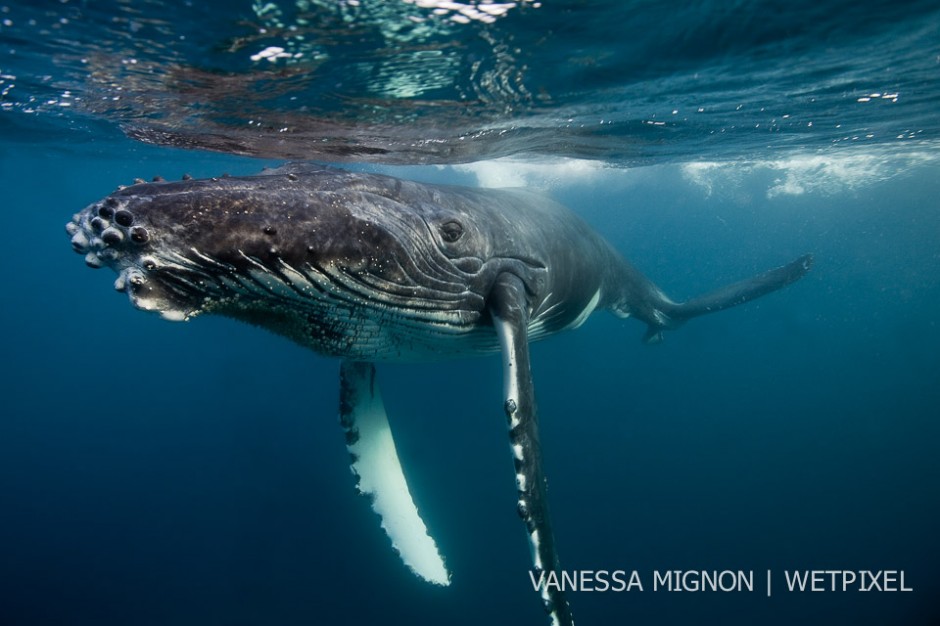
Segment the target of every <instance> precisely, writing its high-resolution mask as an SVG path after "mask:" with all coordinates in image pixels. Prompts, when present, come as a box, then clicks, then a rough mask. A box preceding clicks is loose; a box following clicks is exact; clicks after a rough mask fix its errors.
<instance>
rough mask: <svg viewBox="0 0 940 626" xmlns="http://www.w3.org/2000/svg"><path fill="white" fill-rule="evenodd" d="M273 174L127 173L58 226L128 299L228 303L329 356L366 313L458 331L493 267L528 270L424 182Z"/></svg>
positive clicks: (183, 310)
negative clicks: (132, 180) (143, 177)
mask: <svg viewBox="0 0 940 626" xmlns="http://www.w3.org/2000/svg"><path fill="white" fill-rule="evenodd" d="M273 172H274V173H269V174H262V175H257V176H248V177H220V178H211V179H203V180H193V179H187V180H182V181H174V182H167V181H163V180H157V181H154V182H149V183H148V182H142V181H140V182H138V183H136V184H134V185H131V186H128V187H123V188H119V189H118V190H117V191H115V192H114V193H112V194H111V195H109V196H107V197H105V198H103V199H102V200H100V201H98V202H95V203H92V204H91V205H89V206H87V207H86V208H85V209H84V210H82V211H81V212H79V213H77V214H76V215H75V216H74V217H73V218H72V220H71V222H69V223H68V224H67V225H66V230H67V232H68V234H69V235H70V236H71V242H72V247H73V249H74V250H75V251H76V252H78V253H79V254H82V255H84V257H85V262H86V264H87V265H89V266H90V267H93V268H100V267H110V268H111V269H113V270H114V271H115V272H116V273H117V274H118V277H117V279H116V280H115V283H114V286H115V289H117V290H118V291H121V292H124V293H126V294H127V295H128V297H129V298H130V301H131V302H132V303H133V305H134V306H136V307H137V308H139V309H143V310H146V311H153V312H157V313H159V314H160V315H161V316H162V317H164V318H165V319H169V320H174V321H179V320H186V319H189V318H192V317H194V316H196V315H199V314H201V313H205V312H215V313H220V314H223V315H229V316H232V317H236V318H239V319H243V320H245V321H249V322H252V323H255V324H259V325H262V326H267V327H269V328H271V329H272V330H275V331H276V332H280V333H282V334H286V335H288V336H290V337H291V338H293V339H295V340H297V341H299V342H300V343H303V344H305V345H308V346H310V347H313V348H314V349H318V350H319V351H321V352H325V353H330V354H334V355H341V356H350V353H349V352H348V351H344V349H343V348H342V347H341V345H342V344H343V342H345V343H347V344H348V343H350V341H351V340H352V339H357V335H358V336H361V335H362V334H363V332H373V331H374V329H365V330H364V325H366V324H371V325H372V326H379V325H381V326H383V327H387V328H390V329H392V330H387V329H386V328H383V329H382V330H381V332H382V333H385V334H388V333H390V332H394V329H395V328H396V327H395V322H396V320H398V321H400V320H402V319H405V318H407V319H408V320H410V321H409V322H408V324H410V327H409V328H410V330H409V328H406V326H408V324H404V322H403V323H402V324H404V325H403V326H401V328H400V330H402V332H406V331H407V332H412V333H414V331H415V329H416V327H417V326H418V325H420V324H421V323H427V324H433V325H437V326H438V327H442V326H448V327H449V328H452V329H467V328H469V327H470V326H472V325H474V324H476V323H477V322H479V320H480V319H481V316H484V315H485V314H486V299H487V296H488V294H489V291H490V289H491V288H492V285H493V282H494V281H495V278H496V276H497V275H498V274H499V273H500V272H503V271H513V272H514V273H518V274H520V275H524V276H525V277H526V278H527V280H529V279H532V278H533V277H534V276H536V275H537V274H538V273H539V272H540V271H541V269H542V268H540V267H539V265H538V263H537V262H533V261H531V260H528V259H519V258H513V257H510V256H506V255H504V254H502V253H501V252H502V250H501V249H502V248H503V247H504V246H503V245H502V244H501V243H500V241H501V239H500V238H506V237H508V235H507V234H506V233H504V232H499V231H494V230H493V229H491V228H487V226H486V222H485V220H484V219H482V218H481V217H480V216H478V215H475V214H474V212H473V211H472V210H468V205H467V204H465V203H462V202H463V201H461V200H459V198H458V201H456V204H455V203H454V201H453V198H452V197H451V196H448V195H447V194H442V195H441V196H437V195H436V192H435V191H434V188H433V187H432V186H419V185H414V184H413V183H408V182H407V181H399V180H397V179H393V178H388V177H383V176H373V175H363V174H352V173H348V172H341V171H338V170H332V169H328V168H314V169H312V170H311V169H303V170H299V171H295V170H287V171H284V170H283V169H282V170H274V171H273ZM455 197H456V196H455ZM442 198H445V199H446V198H451V201H450V202H449V203H448V202H447V201H442ZM471 201H472V199H471V200H468V201H467V202H471ZM494 232H495V236H494ZM380 322H381V324H380ZM341 327H342V328H341ZM337 333H338V334H339V335H341V336H338V335H337ZM327 335H329V341H327V340H326V339H324V337H326V336H327ZM357 340H358V339H357ZM327 344H329V345H327ZM373 349H377V348H376V346H371V347H369V346H366V347H364V348H363V350H364V351H365V352H366V353H368V351H369V350H373ZM353 356H355V355H354V354H353Z"/></svg>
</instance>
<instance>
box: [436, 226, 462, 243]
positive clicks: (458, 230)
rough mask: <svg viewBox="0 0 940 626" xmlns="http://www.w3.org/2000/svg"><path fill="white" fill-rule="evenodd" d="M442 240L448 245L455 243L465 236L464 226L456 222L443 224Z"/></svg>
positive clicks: (441, 229)
mask: <svg viewBox="0 0 940 626" xmlns="http://www.w3.org/2000/svg"><path fill="white" fill-rule="evenodd" d="M440 231H441V239H443V240H444V241H446V242H447V243H454V242H455V241H457V240H458V239H460V238H461V237H462V236H463V226H461V225H460V222H458V221H456V220H451V221H449V222H444V223H443V224H441V228H440Z"/></svg>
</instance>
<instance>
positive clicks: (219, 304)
mask: <svg viewBox="0 0 940 626" xmlns="http://www.w3.org/2000/svg"><path fill="white" fill-rule="evenodd" d="M66 229H67V231H68V233H69V235H70V237H71V242H72V247H73V249H74V250H75V251H76V252H78V253H80V254H82V255H84V256H85V261H86V263H87V264H88V265H89V266H90V267H93V268H100V267H105V266H107V267H110V268H112V269H113V270H115V271H116V272H117V274H118V277H117V279H116V281H115V288H116V289H117V290H118V291H121V292H124V293H126V294H127V295H128V297H129V298H130V301H131V302H132V303H133V304H134V306H136V307H138V308H140V309H143V310H146V311H153V312H156V313H159V314H160V315H162V316H163V317H164V318H166V319H169V320H175V321H181V320H188V319H191V318H193V317H195V316H198V315H201V314H210V313H211V314H218V315H225V316H229V317H232V318H236V319H240V320H243V321H246V322H249V323H252V324H255V325H258V326H262V327H264V328H267V329H269V330H271V331H274V332H276V333H279V334H281V335H284V336H286V337H288V338H290V339H291V340H293V341H295V342H297V343H298V344H301V345H303V346H306V347H308V348H310V349H312V350H314V351H316V352H318V353H320V354H323V355H326V356H331V357H337V358H339V359H341V371H340V421H341V424H342V426H343V429H344V431H345V434H346V443H347V447H348V449H349V452H350V455H351V458H352V469H353V472H354V474H355V475H356V477H357V486H358V488H359V490H360V491H361V492H362V493H365V494H369V495H370V496H371V497H372V504H373V508H374V509H375V510H376V511H377V512H378V514H379V515H380V517H381V519H382V525H383V528H385V530H386V532H387V533H388V535H389V537H390V538H391V540H392V544H393V546H394V547H395V549H396V550H398V552H399V554H400V555H401V557H402V559H403V561H404V562H405V563H406V564H407V565H408V566H409V567H410V568H411V569H412V570H413V571H414V572H415V573H416V574H418V575H419V576H421V577H423V578H425V579H426V580H428V581H430V582H432V583H436V584H441V585H446V584H449V582H450V574H449V572H448V571H447V568H446V566H445V564H444V560H443V558H442V557H441V555H440V553H439V551H438V549H437V546H436V544H435V542H434V540H433V538H431V536H430V534H429V533H428V531H427V528H426V526H425V524H424V522H423V520H422V519H421V517H420V515H419V513H418V511H417V508H416V507H415V505H414V502H413V500H412V498H411V495H410V492H409V490H408V485H407V482H406V481H405V478H404V474H403V472H402V469H401V463H400V460H399V458H398V455H397V451H396V449H395V445H394V440H393V438H392V434H391V429H390V426H389V423H388V419H387V416H386V414H385V409H384V405H383V403H382V398H381V393H380V390H379V387H378V381H377V374H376V370H375V367H374V363H376V362H383V361H428V360H440V359H449V358H455V357H463V356H472V355H481V354H489V353H494V352H499V353H501V355H502V365H503V397H502V406H503V412H504V414H505V417H506V420H507V426H508V431H509V439H510V446H511V451H512V458H513V462H514V467H515V474H516V476H515V478H516V487H517V491H518V503H517V510H518V514H519V515H520V517H521V518H522V520H523V521H524V523H525V526H526V531H527V533H528V538H529V544H530V548H531V553H532V560H533V569H534V570H535V572H534V573H535V576H536V578H538V577H539V576H540V575H541V574H542V573H543V572H547V571H551V570H554V571H557V572H560V571H561V569H560V565H559V561H558V555H557V551H556V549H555V539H554V536H553V533H552V528H551V521H550V516H549V510H548V502H547V497H546V479H545V474H544V471H543V463H542V456H541V447H540V445H539V441H538V419H537V410H536V403H535V391H534V386H533V381H532V375H531V369H530V363H529V349H528V345H529V342H530V341H534V340H537V339H540V338H542V337H545V336H548V335H551V334H553V333H557V332H560V331H563V330H567V329H573V328H577V327H578V326H580V325H581V324H582V323H583V322H584V321H585V320H586V319H587V318H588V317H589V316H590V315H591V313H593V312H594V311H597V310H608V311H610V312H612V313H613V314H615V315H618V316H620V317H634V318H636V319H638V320H640V321H641V322H643V323H644V324H646V333H645V336H644V338H645V340H646V341H647V342H657V341H659V340H661V339H662V334H663V331H666V330H672V329H675V328H678V327H679V326H681V325H682V324H683V323H685V322H686V321H688V320H689V319H691V318H693V317H696V316H699V315H702V314H705V313H710V312H714V311H719V310H722V309H725V308H728V307H731V306H735V305H738V304H742V303H744V302H747V301H749V300H753V299H754V298H757V297H759V296H762V295H764V294H767V293H770V292H772V291H775V290H777V289H780V288H781V287H784V286H786V285H788V284H790V283H792V282H794V281H796V280H798V279H799V278H801V277H802V276H803V275H805V274H806V272H807V271H808V270H809V269H810V267H811V265H812V257H811V256H810V255H804V256H802V257H800V258H798V259H796V260H794V261H792V262H790V263H788V264H786V265H783V266H781V267H778V268H776V269H772V270H769V271H767V272H764V273H762V274H759V275H757V276H754V277H751V278H748V279H745V280H742V281H740V282H737V283H734V284H732V285H729V286H726V287H723V288H720V289H718V290H716V291H713V292H711V293H708V294H706V295H704V296H700V297H697V298H693V299H691V300H688V301H685V302H675V301H673V300H671V299H670V298H668V297H667V296H666V295H665V294H664V293H663V292H662V291H661V290H660V289H659V288H658V287H656V286H655V285H654V284H653V283H652V282H651V281H650V280H649V279H647V278H646V277H645V276H644V275H643V274H641V273H640V272H639V271H638V270H637V269H636V268H634V267H633V266H632V265H631V264H630V263H629V262H628V261H626V260H625V259H624V258H623V257H622V256H621V255H620V254H619V253H618V252H617V251H616V250H615V249H614V248H613V247H612V246H610V245H609V244H608V243H607V242H606V241H605V240H604V239H603V238H602V237H601V236H600V235H599V234H597V233H596V232H595V231H594V230H592V229H591V228H590V227H589V226H588V225H587V224H586V223H585V222H584V221H583V220H582V219H580V218H579V217H578V216H577V215H575V214H574V213H572V212H571V211H570V210H568V209H567V208H565V207H563V206H562V205H560V204H558V203H556V202H553V201H552V200H550V199H548V198H545V197H544V196H540V195H537V194H534V193H529V192H526V191H521V190H512V191H507V190H484V189H473V188H466V187H455V186H444V185H431V184H422V183H416V182H411V181H406V180H400V179H397V178H392V177H388V176H380V175H374V174H363V173H353V172H347V171H343V170H337V169H333V168H327V167H320V166H315V165H305V164H291V165H287V166H285V167H283V168H278V169H276V170H270V171H266V172H264V173H262V174H259V175H256V176H246V177H221V178H212V179H205V180H192V179H187V180H182V181H175V182H167V181H162V180H159V181H155V182H150V183H145V182H142V181H141V182H138V183H137V184H134V185H132V186H128V187H124V188H120V189H118V190H117V191H115V192H114V193H112V194H111V195H109V196H107V197H106V198H104V199H102V200H101V201H99V202H95V203H93V204H91V205H90V206H88V207H86V208H85V209H84V210H83V211H81V212H79V213H77V214H76V215H75V216H74V217H73V219H72V221H71V222H69V223H68V224H67V226H66ZM540 594H541V596H542V602H543V606H544V608H545V610H546V611H547V612H548V614H549V616H550V618H551V620H552V622H553V623H556V624H572V623H573V620H572V617H571V611H570V608H569V606H568V602H567V600H566V598H565V597H564V594H563V592H562V590H561V589H558V588H553V587H551V586H545V587H543V588H542V589H541V590H540Z"/></svg>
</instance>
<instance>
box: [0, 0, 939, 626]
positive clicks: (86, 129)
mask: <svg viewBox="0 0 940 626" xmlns="http://www.w3.org/2000/svg"><path fill="white" fill-rule="evenodd" d="M485 6H488V7H490V8H489V9H485V8H480V7H485ZM448 7H449V8H448ZM460 7H464V9H460ZM467 7H470V8H472V9H473V11H476V13H474V12H473V11H471V10H469V9H467ZM494 7H503V8H494ZM478 14H479V15H478ZM480 15H485V16H490V17H492V18H493V19H492V20H489V19H484V18H482V17H480ZM455 16H462V18H458V19H455ZM272 48H280V50H281V51H280V52H277V51H274V52H271V49H272ZM265 51H267V52H265ZM262 53H264V54H262ZM298 54H299V55H300V56H296V55H298ZM265 55H266V56H265ZM254 57H257V58H254ZM938 98H940V10H938V9H936V8H934V7H933V6H932V5H931V3H920V2H909V3H897V2H895V3H887V2H886V3H879V2H871V3H849V2H800V1H798V2H787V3H779V2H769V1H766V2H751V3H723V2H722V3H718V2H716V3H710V2H704V3H678V4H675V3H663V2H652V1H648V2H638V1H632V2H616V3H614V2H596V3H593V2H558V3H556V2H549V1H548V0H545V1H544V2H541V3H539V2H519V3H506V4H494V3H489V4H487V3H477V2H467V3H462V4H459V3H443V2H437V3H435V2H423V3H422V2H420V1H416V2H368V1H367V0H361V2H353V1H350V0H347V2H335V3H334V2H329V3H328V2H291V3H287V2H285V3H281V4H277V3H260V2H256V3H250V2H244V3H219V2H216V3H212V2H206V3H198V2H179V3H168V2H157V1H151V2H140V3H138V2H134V3H131V2H120V1H114V2H95V3H92V2H87V3H85V2H61V1H56V2H30V3H16V2H6V3H4V2H0V189H2V193H3V209H4V215H5V216H6V227H5V229H4V234H5V237H4V247H3V263H0V285H2V294H3V296H2V297H3V304H4V306H3V307H2V310H0V315H2V319H0V341H2V348H3V355H4V363H5V367H4V373H3V376H0V398H2V404H0V407H2V409H0V624H3V625H7V624H9V625H17V626H18V625H24V626H26V625H46V624H50V625H51V624H79V625H83V624H96V625H97V624H101V625H112V624H113V625H132V626H137V625H163V624H174V625H176V624H179V625H189V624H193V625H195V624H200V625H204V624H225V625H246V626H247V625H269V624H271V625H274V624H277V625H295V624H296V625H300V624H350V625H354V624H372V623H376V622H378V621H380V620H381V621H388V620H391V621H392V622H395V623H409V624H415V625H424V624H443V623H447V624H470V623H474V624H478V623H487V624H510V623H512V624H542V623H545V621H546V620H545V617H544V616H543V615H542V612H541V610H540V607H539V602H538V598H537V595H536V594H535V592H533V590H532V585H531V582H530V580H529V576H528V571H529V567H530V561H529V554H528V549H527V545H526V538H525V536H524V534H523V527H522V524H521V523H520V522H519V520H518V517H517V516H516V513H515V489H514V485H513V481H512V476H511V471H512V465H511V459H510V456H509V451H508V449H507V437H506V432H505V425H504V418H503V415H502V408H501V406H500V393H501V391H500V389H501V381H502V374H501V372H500V363H499V358H498V357H496V356H493V357H488V358H479V359H470V360H454V361H447V362H443V363H434V364H409V365H396V364H388V365H382V366H381V376H382V379H383V383H382V384H383V387H384V390H385V391H384V396H385V401H386V406H387V408H388V410H389V417H390V419H391V421H392V426H393V428H395V432H396V440H397V445H398V448H399V453H400V456H401V458H402V462H403V464H404V467H405V471H406V473H407V475H408V477H409V480H410V482H411V483H412V488H413V491H414V495H415V498H416V500H417V504H418V506H419V508H420V510H421V512H422V515H423V517H424V519H425V521H426V522H427V524H428V526H429V529H430V531H431V533H432V535H434V537H435V538H436V540H437V542H438V545H439V547H440V549H441V551H442V553H443V554H444V556H445V559H446V562H447V564H448V567H449V568H450V570H451V571H452V574H453V580H452V584H451V586H450V587H448V588H437V587H433V586H431V585H428V584H427V583H424V582H422V581H421V580H419V579H418V578H416V577H415V576H413V575H412V574H411V573H410V572H408V571H407V568H406V567H405V566H403V565H402V563H401V562H400V560H399V558H398V556H397V554H395V552H394V551H393V550H391V549H390V546H389V542H388V539H387V538H386V537H385V535H384V533H383V532H382V530H381V529H380V527H379V523H378V518H377V517H376V516H375V514H374V513H373V512H372V511H371V508H370V506H369V502H368V500H367V499H366V498H363V497H361V496H358V495H356V493H355V490H354V487H353V485H354V479H353V476H352V475H351V474H350V472H349V469H348V455H347V452H346V450H345V447H344V445H343V437H342V432H341V430H340V428H339V426H338V423H337V406H338V405H337V403H338V369H339V367H338V362H336V361H334V360H331V359H327V358H323V357H320V356H318V355H316V354H314V353H312V352H309V351H306V350H304V349H301V348H299V347H297V346H295V345H293V344H291V343H290V342H288V341H287V340H285V339H283V338H280V337H276V336H274V335H271V334H268V333H266V332H264V331H261V330H258V329H255V328H251V327H248V326H245V325H241V324H238V323H236V322H234V321H231V320H226V319H221V318H214V317H205V318H198V319H195V320H193V321H191V322H187V323H169V322H165V321H162V320H161V319H159V317H158V316H154V315H148V314H145V313H143V312H141V311H137V310H134V309H133V307H132V306H130V304H129V302H128V301H127V300H126V296H124V295H123V294H117V293H115V292H114V291H113V288H112V283H113V279H114V275H113V274H112V273H111V272H109V271H107V270H105V271H101V272H92V271H90V270H89V269H88V268H87V267H85V265H84V263H83V261H82V259H81V258H80V257H79V256H77V255H76V254H75V253H74V252H72V250H71V246H70V245H69V242H68V237H67V235H66V234H65V230H64V225H65V223H66V222H67V221H68V220H69V218H70V217H71V215H72V214H73V213H75V212H76V211H78V210H80V209H82V208H83V207H85V206H86V205H88V204H89V203H91V202H94V201H96V200H98V199H100V198H101V197H103V196H105V195H107V194H108V193H110V192H111V191H112V190H114V189H115V188H116V187H117V186H118V185H121V184H130V183H131V182H132V181H133V180H134V179H135V178H137V177H141V178H145V179H149V178H150V177H152V176H154V175H162V176H165V177H166V178H167V179H176V178H179V177H181V176H182V175H183V174H191V175H193V176H194V177H210V176H218V175H221V174H222V173H223V172H225V173H230V174H232V175H238V174H251V173H255V172H257V171H259V170H260V169H261V168H262V167H264V166H273V165H276V164H278V163H281V162H283V161H284V160H287V159H297V158H310V159H315V160H318V161H322V162H331V163H341V164H343V165H344V166H347V167H354V168H358V169H364V170H368V171H379V172H383V173H390V174H393V175H398V176H402V177H405V178H414V179H418V180H424V181H431V182H447V183H456V184H468V185H487V186H527V187H530V188H533V189H536V190H539V191H542V192H544V193H546V194H549V195H551V196H552V197H554V198H555V199H557V200H559V201H561V202H562V203H564V204H566V205H567V206H569V207H570V208H572V209H573V210H575V211H576V212H577V213H579V214H580V215H582V216H583V217H584V218H585V219H586V220H587V221H588V222H589V223H591V224H592V225H593V226H594V227H595V228H596V229H597V230H599V231H600V232H601V233H603V234H604V235H605V237H607V238H608V239H609V240H610V241H611V243H612V244H613V245H614V246H615V247H616V248H617V249H618V250H620V251H621V252H622V253H623V254H624V256H626V257H627V258H628V259H630V260H631V261H632V262H633V263H634V264H635V265H636V266H637V267H638V268H639V269H641V270H642V271H643V272H644V273H645V274H646V275H647V276H649V277H650V278H651V279H652V280H653V281H655V282H656V283H657V284H658V285H659V286H660V287H661V288H662V289H663V290H664V291H665V292H666V293H667V294H669V295H670V296H672V297H673V298H676V299H682V298H686V297H690V296H693V295H696V294H699V293H702V292H705V291H708V290H709V289H711V288H713V287H716V286H719V285H722V284H726V283H728V282H731V281H733V280H736V279H739V278H744V277H747V276H750V275H752V274H754V273H757V272H759V271H762V270H764V269H767V268H770V267H775V266H777V265H780V264H782V263H784V262H787V261H789V260H791V259H792V258H795V257H796V256H798V255H800V254H802V253H805V252H812V253H813V254H814V255H815V259H816V261H815V265H814V268H813V270H812V271H811V272H810V273H809V274H808V275H807V276H806V277H805V278H804V279H803V280H801V281H800V282H798V283H796V284H794V285H791V286H790V287H788V288H787V289H785V290H782V291H780V292H778V293H775V294H772V295H769V296H767V297H766V298H762V299H761V300H759V301H756V302H753V303H750V304H748V305H745V306H743V307H739V308H736V309H733V310H729V311H725V312H722V313H720V314H717V315H714V316H708V317H706V318H702V319H697V320H694V321H692V322H690V323H689V324H688V325H687V326H685V327H683V328H682V329H680V330H679V331H677V332H674V333H668V334H667V336H666V337H665V340H664V342H663V343H662V344H661V345H656V346H645V345H642V344H641V341H640V339H641V337H642V334H643V330H644V328H643V326H642V325H641V324H638V323H636V322H634V321H632V320H629V319H628V320H619V319H616V318H614V317H613V316H610V315H607V314H604V313H599V314H596V315H594V316H592V318H591V319H590V320H588V322H587V323H586V324H585V325H584V326H583V327H581V328H580V329H578V330H576V331H573V332H568V333H565V334H562V335H559V336H556V337H552V338H549V339H547V340H545V341H542V342H539V343H536V344H534V345H533V347H532V359H533V368H534V375H535V377H536V380H535V384H536V392H537V396H538V401H539V407H540V420H541V437H542V446H543V453H544V457H545V464H546V471H547V474H548V477H549V484H550V490H551V504H552V511H553V516H554V526H555V534H556V539H557V541H558V546H559V551H560V555H561V559H562V564H563V566H564V567H565V568H566V569H569V570H574V569H592V570H599V569H606V570H615V569H623V570H627V571H628V572H629V571H631V570H634V569H635V570H638V571H639V572H641V575H642V576H644V584H645V585H646V589H645V590H644V591H642V592H640V591H631V592H623V593H614V592H606V593H603V592H576V593H571V594H570V595H569V600H570V602H571V606H572V610H573V612H574V615H575V619H576V620H577V623H579V624H588V625H590V624H610V623H633V624H648V625H659V624H711V623H716V624H717V623H720V624H793V623H801V624H872V625H875V624H912V625H921V624H922V625H928V624H937V623H940V600H938V598H940V539H938V534H937V531H936V529H937V527H938V525H940V454H938V441H940V420H938V415H940V410H938V409H940V323H938V320H937V317H938V313H940V280H938V277H940V159H938V156H940V144H938V140H940V114H938V108H937V104H936V103H937V102H938ZM282 129H284V130H282ZM494 159H496V160H494ZM676 569H678V570H725V569H731V570H754V572H755V577H756V579H757V581H758V585H757V588H756V590H755V591H754V592H752V593H748V592H733V593H721V592H717V593H716V592H700V593H690V592H665V591H656V592H653V591H652V590H651V588H650V587H651V585H649V584H648V581H649V580H651V573H652V572H653V571H654V570H660V571H663V570H676ZM809 569H836V570H903V571H904V572H905V582H906V584H907V585H908V586H909V587H912V588H913V591H912V592H881V593H879V592H867V593H866V592H858V591H847V592H824V593H810V592H805V593H797V592H794V593H790V592H787V591H786V590H785V588H784V585H783V576H782V573H783V571H785V570H809ZM767 570H771V571H772V572H773V574H774V589H773V594H772V595H771V597H767V595H766V593H764V589H763V588H762V585H761V583H762V581H763V577H764V576H765V572H766V571H767Z"/></svg>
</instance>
